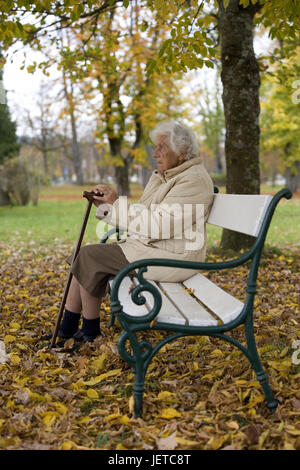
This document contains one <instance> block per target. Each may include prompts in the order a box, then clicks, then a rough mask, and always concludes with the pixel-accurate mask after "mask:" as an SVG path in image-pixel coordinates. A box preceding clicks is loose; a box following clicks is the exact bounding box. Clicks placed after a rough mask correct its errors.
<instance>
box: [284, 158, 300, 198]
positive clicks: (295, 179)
mask: <svg viewBox="0 0 300 470" xmlns="http://www.w3.org/2000/svg"><path fill="white" fill-rule="evenodd" d="M285 185H286V187H287V188H289V189H290V190H291V191H292V192H293V193H294V192H296V191H298V189H299V188H300V162H295V166H294V168H292V169H291V168H290V167H287V168H286V170H285Z"/></svg>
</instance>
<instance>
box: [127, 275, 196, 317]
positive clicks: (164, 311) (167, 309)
mask: <svg viewBox="0 0 300 470" xmlns="http://www.w3.org/2000/svg"><path fill="white" fill-rule="evenodd" d="M135 282H136V284H137V285H138V283H139V282H138V280H137V279H136V278H135ZM149 282H150V283H151V284H152V285H154V286H155V287H156V288H157V289H158V290H159V291H160V294H161V297H162V305H161V309H160V312H159V314H158V315H157V317H156V319H157V321H159V322H162V323H172V324H175V325H186V324H187V320H186V318H185V317H184V316H182V315H181V313H180V311H179V310H178V309H177V308H176V307H175V306H174V305H173V303H172V302H171V301H170V300H169V299H168V297H167V296H166V295H165V294H164V293H163V292H162V291H161V289H160V287H159V285H158V284H157V283H156V282H154V281H149ZM142 294H143V295H144V297H145V299H146V304H147V307H148V308H149V311H150V310H151V309H152V307H153V304H154V300H153V295H152V294H151V293H150V292H148V291H143V292H142Z"/></svg>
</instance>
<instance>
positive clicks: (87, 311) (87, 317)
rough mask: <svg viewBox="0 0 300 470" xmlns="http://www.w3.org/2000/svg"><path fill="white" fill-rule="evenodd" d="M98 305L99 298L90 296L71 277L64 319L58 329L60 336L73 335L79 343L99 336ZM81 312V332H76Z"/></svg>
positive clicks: (99, 302) (74, 278)
mask: <svg viewBox="0 0 300 470" xmlns="http://www.w3.org/2000/svg"><path fill="white" fill-rule="evenodd" d="M100 305H101V298H99V297H94V296H93V295H91V294H90V293H89V292H88V291H87V290H86V289H85V288H84V287H83V286H82V285H81V284H80V283H79V281H78V280H77V279H76V277H75V276H73V277H72V280H71V285H70V289H69V293H68V296H67V300H66V309H65V314H64V318H63V321H62V324H61V327H60V332H61V336H63V337H68V336H73V335H74V338H75V339H77V340H79V341H84V340H88V341H92V340H93V339H94V338H96V337H97V336H99V335H101V330H100ZM81 311H82V316H83V323H82V328H81V330H78V328H79V321H80V312H81Z"/></svg>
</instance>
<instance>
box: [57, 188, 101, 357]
mask: <svg viewBox="0 0 300 470" xmlns="http://www.w3.org/2000/svg"><path fill="white" fill-rule="evenodd" d="M94 194H95V193H93V192H88V191H84V193H83V197H86V198H87V200H88V204H87V207H86V210H85V214H84V218H83V222H82V226H81V229H80V233H79V238H78V240H77V244H76V248H75V251H74V255H73V259H72V262H71V266H70V271H69V276H68V280H67V283H66V287H65V291H64V295H63V298H62V301H61V305H60V309H59V312H58V315H57V319H56V325H55V330H54V333H53V336H52V340H51V344H50V349H52V348H54V347H55V343H56V338H57V334H58V329H59V326H60V323H61V319H62V315H63V311H64V307H65V304H66V300H67V296H68V293H69V289H70V285H71V281H72V277H73V273H72V272H71V269H72V266H73V263H74V261H75V258H76V256H77V255H78V252H79V250H80V246H81V243H82V239H83V236H84V232H85V228H86V224H87V221H88V218H89V215H90V211H91V207H92V204H93V195H94ZM99 196H103V194H102V193H100V194H99Z"/></svg>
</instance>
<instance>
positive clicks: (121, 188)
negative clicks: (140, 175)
mask: <svg viewBox="0 0 300 470" xmlns="http://www.w3.org/2000/svg"><path fill="white" fill-rule="evenodd" d="M108 140H109V146H110V152H111V155H112V157H119V158H120V160H122V162H123V165H122V166H121V165H115V166H114V171H115V181H116V187H117V188H116V191H117V193H118V194H119V196H127V197H130V185H129V168H130V163H131V161H130V157H129V156H127V157H126V158H124V157H122V152H121V149H122V138H117V137H109V138H108Z"/></svg>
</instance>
